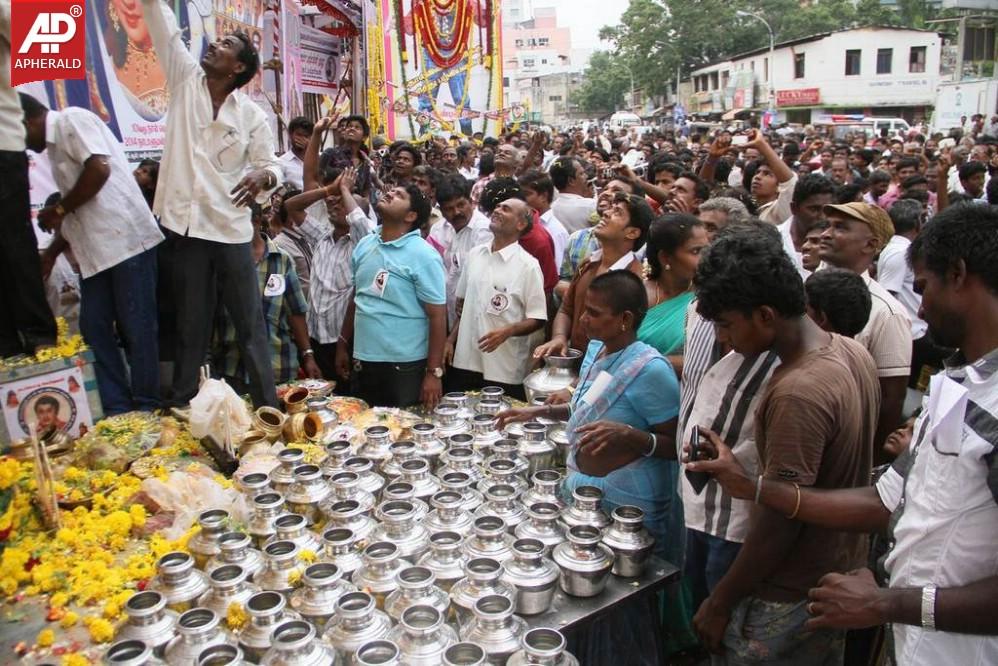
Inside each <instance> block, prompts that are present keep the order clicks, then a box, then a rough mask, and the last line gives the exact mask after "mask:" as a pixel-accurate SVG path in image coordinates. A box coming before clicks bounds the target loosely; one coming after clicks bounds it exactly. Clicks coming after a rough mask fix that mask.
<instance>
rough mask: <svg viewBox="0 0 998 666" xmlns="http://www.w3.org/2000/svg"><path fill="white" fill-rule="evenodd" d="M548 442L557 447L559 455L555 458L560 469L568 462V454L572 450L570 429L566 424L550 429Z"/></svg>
mask: <svg viewBox="0 0 998 666" xmlns="http://www.w3.org/2000/svg"><path fill="white" fill-rule="evenodd" d="M548 440H550V442H551V443H552V444H554V446H555V450H556V451H557V454H556V456H555V464H557V465H558V466H559V467H564V466H565V461H567V460H568V453H569V451H570V450H571V449H572V442H571V440H570V439H569V438H568V428H567V427H566V426H565V424H564V423H559V424H558V425H553V426H551V427H549V428H548Z"/></svg>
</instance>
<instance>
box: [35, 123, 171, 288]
mask: <svg viewBox="0 0 998 666" xmlns="http://www.w3.org/2000/svg"><path fill="white" fill-rule="evenodd" d="M45 143H46V146H47V147H46V152H47V153H48V156H49V162H50V164H51V165H52V178H53V179H54V180H55V184H56V187H58V188H59V191H60V192H61V193H62V194H63V195H64V196H65V195H66V193H68V192H69V191H70V190H71V189H72V188H73V186H74V185H76V181H77V180H78V179H79V177H80V174H81V173H83V168H84V167H83V165H84V163H85V162H86V161H87V160H88V159H90V158H91V157H93V156H94V155H103V156H105V157H106V158H107V161H108V165H109V166H110V168H111V174H110V176H108V179H107V181H105V183H104V185H103V187H101V189H100V191H98V192H97V194H96V196H94V197H93V198H92V199H90V201H87V202H86V203H85V204H83V205H82V206H80V207H79V208H77V209H76V210H74V211H73V212H72V213H69V214H68V215H66V218H65V219H64V220H63V222H62V236H63V238H65V239H66V241H68V242H69V244H70V246H72V248H73V254H74V255H75V256H76V261H77V263H79V265H80V275H81V276H82V277H83V279H86V278H88V277H91V276H93V275H96V274H97V273H100V272H101V271H104V270H107V269H108V268H111V267H113V266H117V265H118V264H120V263H121V262H123V261H125V260H126V259H131V258H132V257H134V256H135V255H137V254H141V253H142V252H145V251H146V250H148V249H150V248H153V247H156V246H157V245H158V244H159V243H160V241H162V240H163V234H162V233H160V231H159V227H157V226H156V220H155V219H153V216H152V213H151V212H150V211H149V206H148V205H146V200H145V198H144V197H143V196H142V191H141V190H139V185H138V183H136V182H135V177H134V176H133V175H132V167H131V166H130V165H129V164H128V159H127V158H126V157H125V151H124V150H123V149H122V147H121V143H120V142H119V141H118V139H117V138H116V137H115V136H114V134H112V133H111V130H110V129H109V128H108V126H107V125H106V124H104V122H103V121H102V120H101V119H100V118H98V117H97V116H96V115H94V114H93V113H91V112H90V111H87V110H86V109H81V108H77V107H69V108H67V109H65V110H64V111H49V112H48V113H47V114H46V116H45Z"/></svg>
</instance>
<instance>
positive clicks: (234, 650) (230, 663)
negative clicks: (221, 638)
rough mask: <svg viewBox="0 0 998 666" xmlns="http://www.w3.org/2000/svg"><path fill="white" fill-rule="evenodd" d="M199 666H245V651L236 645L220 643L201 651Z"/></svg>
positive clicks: (198, 660) (198, 659)
mask: <svg viewBox="0 0 998 666" xmlns="http://www.w3.org/2000/svg"><path fill="white" fill-rule="evenodd" d="M196 663H197V666H245V664H248V663H249V662H247V661H244V656H243V651H242V650H240V649H239V647H238V646H236V645H230V644H229V643H219V644H218V645H212V646H211V647H207V648H205V649H204V650H202V651H201V654H199V655H198V658H197V662H196Z"/></svg>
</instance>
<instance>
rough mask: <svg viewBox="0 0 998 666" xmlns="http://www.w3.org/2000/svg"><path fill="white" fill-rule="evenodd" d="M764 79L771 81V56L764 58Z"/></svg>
mask: <svg viewBox="0 0 998 666" xmlns="http://www.w3.org/2000/svg"><path fill="white" fill-rule="evenodd" d="M762 80H763V81H769V58H763V59H762Z"/></svg>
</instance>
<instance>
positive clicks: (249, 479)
mask: <svg viewBox="0 0 998 666" xmlns="http://www.w3.org/2000/svg"><path fill="white" fill-rule="evenodd" d="M239 489H240V490H242V491H243V496H244V497H245V498H246V501H247V502H252V501H253V499H254V498H255V497H257V496H258V495H263V494H264V493H266V492H269V491H270V477H269V476H267V475H266V474H264V473H263V472H254V473H253V474H246V475H245V476H243V477H242V478H241V479H239Z"/></svg>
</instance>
